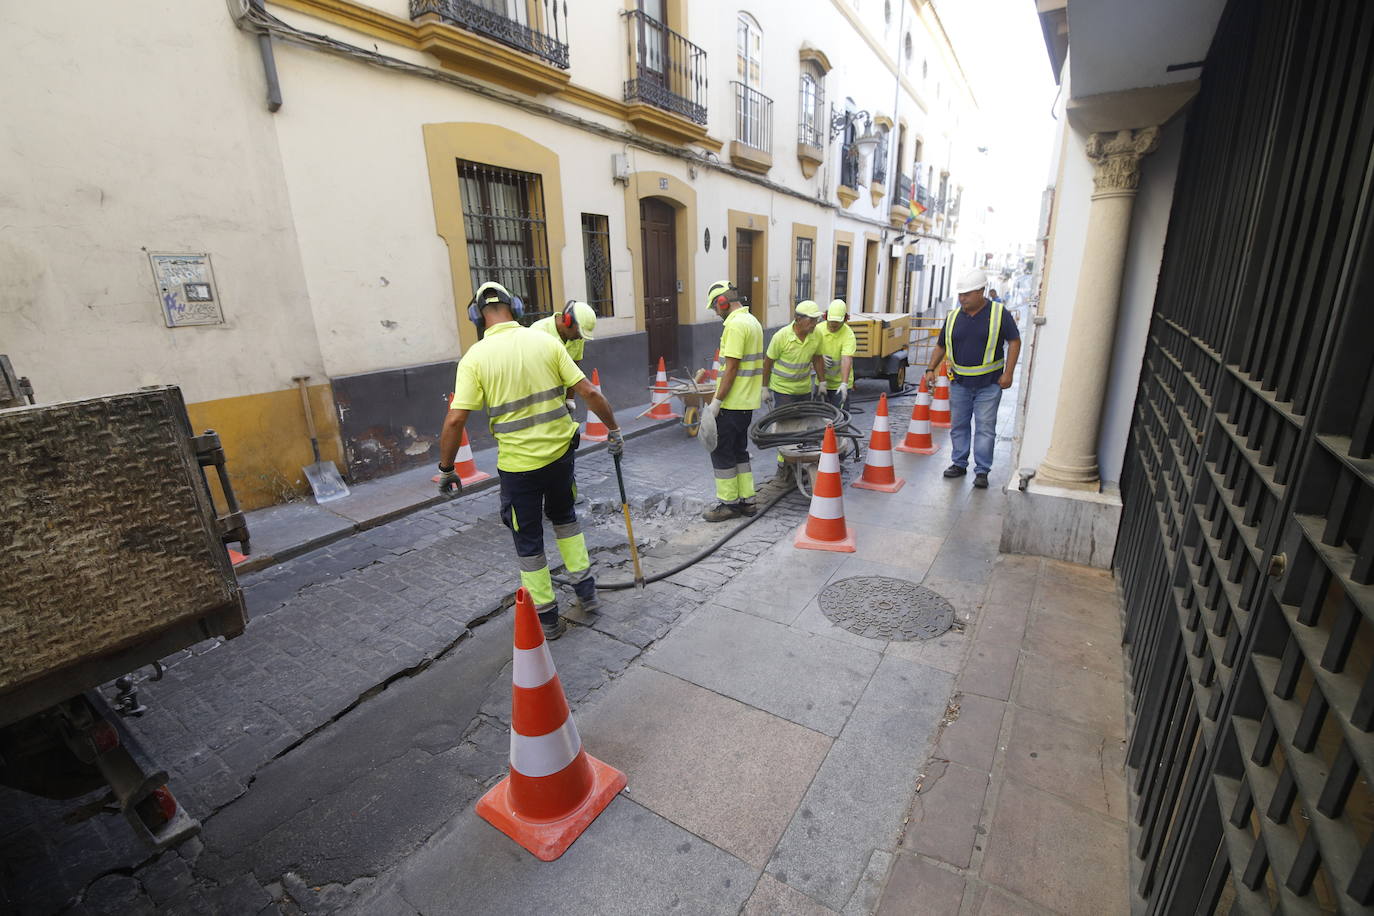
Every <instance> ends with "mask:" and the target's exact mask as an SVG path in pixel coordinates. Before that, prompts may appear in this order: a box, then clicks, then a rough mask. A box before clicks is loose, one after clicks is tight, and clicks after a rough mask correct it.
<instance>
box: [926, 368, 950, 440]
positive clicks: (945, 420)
mask: <svg viewBox="0 0 1374 916" xmlns="http://www.w3.org/2000/svg"><path fill="white" fill-rule="evenodd" d="M930 425H931V426H934V427H937V428H939V429H949V373H947V372H946V371H945V365H944V363H941V364H940V371H939V373H937V374H936V376H935V394H934V396H933V397H932V398H931V402H930Z"/></svg>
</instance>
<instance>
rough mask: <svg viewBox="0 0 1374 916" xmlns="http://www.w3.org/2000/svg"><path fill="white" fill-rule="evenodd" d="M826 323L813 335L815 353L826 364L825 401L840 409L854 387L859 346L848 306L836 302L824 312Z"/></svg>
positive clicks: (837, 300) (838, 301) (842, 302)
mask: <svg viewBox="0 0 1374 916" xmlns="http://www.w3.org/2000/svg"><path fill="white" fill-rule="evenodd" d="M825 318H826V321H825V323H824V324H822V325H821V326H820V327H819V328H818V329H817V331H816V336H817V349H818V350H819V352H820V355H821V358H822V359H823V360H825V399H826V400H827V401H829V402H830V403H831V404H833V405H834V406H836V407H843V406H844V403H845V401H847V400H848V399H849V391H850V389H851V388H853V387H854V354H855V353H857V352H859V343H858V341H857V340H855V338H854V329H853V328H851V327H850V326H849V306H847V305H845V302H844V300H843V299H835V300H832V301H831V303H830V306H829V308H827V309H826V310H825Z"/></svg>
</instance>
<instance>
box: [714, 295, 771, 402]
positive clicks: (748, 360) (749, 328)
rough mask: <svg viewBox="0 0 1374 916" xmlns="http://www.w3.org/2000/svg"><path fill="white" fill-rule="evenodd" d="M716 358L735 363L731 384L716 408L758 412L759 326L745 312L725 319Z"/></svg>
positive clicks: (760, 389) (741, 310) (760, 373)
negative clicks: (732, 359)
mask: <svg viewBox="0 0 1374 916" xmlns="http://www.w3.org/2000/svg"><path fill="white" fill-rule="evenodd" d="M720 355H721V358H722V359H723V358H725V357H727V356H730V357H734V358H735V359H737V360H739V371H738V372H736V373H735V381H734V384H732V385H731V386H730V393H729V395H727V396H726V398H725V400H724V401H723V402H722V403H721V405H720V406H721V407H724V408H726V409H727V410H758V407H759V402H760V401H761V400H762V399H763V325H761V324H759V320H758V319H757V318H755V317H754V316H753V315H751V314H749V310H748V309H746V308H738V309H735V310H734V311H733V312H731V313H730V314H729V316H727V317H726V319H725V329H724V330H723V331H721V334H720Z"/></svg>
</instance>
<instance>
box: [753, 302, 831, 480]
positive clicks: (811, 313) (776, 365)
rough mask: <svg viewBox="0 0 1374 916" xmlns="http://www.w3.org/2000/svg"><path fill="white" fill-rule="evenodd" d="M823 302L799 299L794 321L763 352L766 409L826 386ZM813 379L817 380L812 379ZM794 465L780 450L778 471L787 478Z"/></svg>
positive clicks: (802, 398) (801, 398) (807, 397)
mask: <svg viewBox="0 0 1374 916" xmlns="http://www.w3.org/2000/svg"><path fill="white" fill-rule="evenodd" d="M820 318H821V309H820V306H818V305H816V303H814V302H812V301H811V300H810V299H807V300H805V301H803V302H799V303H797V307H796V309H795V310H794V311H793V318H792V323H791V324H789V325H786V326H784V327H781V328H779V329H778V330H777V331H776V332H775V333H774V334H773V339H772V340H770V341H768V349H767V351H765V353H764V356H763V406H764V408H765V409H766V410H772V409H773V408H774V407H781V406H783V405H784V404H792V403H795V402H796V401H809V400H811V395H812V392H814V391H815V390H816V386H817V385H820V386H824V385H825V382H824V381H823V380H824V378H825V360H824V359H822V358H821V354H820V353H819V351H818V350H817V345H818V344H819V342H820V335H818V334H817V333H816V322H817V321H819V320H820ZM813 379H814V381H813ZM791 471H792V466H791V465H789V464H787V463H786V462H784V461H783V460H782V452H781V451H779V452H778V475H779V476H780V477H783V478H786V477H787V476H788V475H789V474H790V473H791Z"/></svg>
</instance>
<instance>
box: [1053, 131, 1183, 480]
mask: <svg viewBox="0 0 1374 916" xmlns="http://www.w3.org/2000/svg"><path fill="white" fill-rule="evenodd" d="M1158 142H1159V128H1157V127H1148V128H1145V129H1143V130H1119V131H1116V132H1114V133H1112V132H1109V133H1095V134H1091V135H1090V136H1089V137H1088V141H1087V143H1086V144H1085V145H1084V152H1086V153H1087V156H1088V158H1089V159H1091V160H1092V162H1093V164H1094V166H1095V168H1094V170H1093V196H1092V204H1091V205H1090V207H1089V209H1088V234H1087V242H1086V244H1085V245H1084V249H1083V265H1082V267H1081V268H1080V270H1079V274H1078V290H1077V292H1076V293H1075V294H1074V310H1073V323H1072V324H1071V325H1070V326H1069V345H1068V349H1067V350H1066V351H1065V354H1064V372H1063V378H1062V381H1061V382H1060V385H1059V403H1058V405H1057V406H1056V407H1055V411H1054V431H1053V433H1052V434H1051V438H1050V448H1049V452H1048V453H1047V454H1046V455H1045V460H1044V461H1043V462H1041V464H1040V467H1039V469H1038V470H1037V471H1036V482H1037V483H1045V484H1049V485H1050V486H1058V487H1069V488H1073V489H1080V490H1098V489H1100V487H1101V480H1100V479H1099V476H1098V467H1097V439H1098V432H1099V430H1100V428H1101V425H1102V403H1103V400H1104V399H1105V398H1106V396H1107V384H1108V375H1109V373H1110V372H1111V367H1112V347H1113V345H1114V343H1115V340H1116V316H1117V311H1118V308H1119V306H1120V304H1121V275H1122V271H1123V269H1124V266H1125V260H1126V248H1127V244H1128V242H1129V241H1130V234H1131V208H1132V206H1133V205H1134V203H1135V195H1136V191H1137V189H1138V188H1139V187H1140V160H1141V159H1143V158H1144V157H1145V156H1146V155H1148V154H1149V153H1151V152H1153V151H1154V149H1155V146H1156V145H1157V144H1158Z"/></svg>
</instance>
